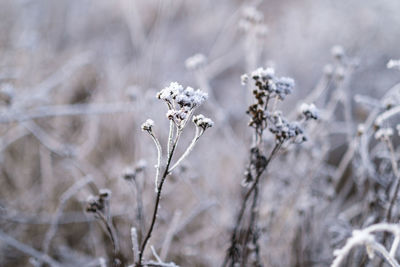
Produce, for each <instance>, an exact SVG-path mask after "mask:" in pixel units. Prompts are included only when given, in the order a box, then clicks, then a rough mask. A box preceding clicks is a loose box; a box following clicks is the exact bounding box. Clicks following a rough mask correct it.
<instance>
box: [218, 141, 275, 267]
mask: <svg viewBox="0 0 400 267" xmlns="http://www.w3.org/2000/svg"><path fill="white" fill-rule="evenodd" d="M281 146H282V143H281V142H280V143H277V144H276V145H275V147H274V148H273V149H272V151H271V153H270V155H269V156H268V158H267V159H266V162H265V164H264V166H263V167H262V168H260V169H259V170H258V171H257V174H256V177H255V180H254V182H253V184H252V186H251V187H250V189H249V190H248V191H247V193H246V194H245V196H244V198H243V200H242V205H241V207H240V210H239V213H238V215H237V217H236V221H235V226H234V228H233V231H232V235H231V246H230V247H229V249H228V251H227V253H226V256H225V259H224V262H223V263H222V266H226V265H227V264H228V262H229V259H230V258H231V257H233V251H234V250H235V249H236V243H237V241H238V240H237V238H238V236H237V235H238V231H239V227H240V223H241V221H242V219H243V215H244V212H245V210H246V206H247V201H248V199H249V197H250V196H251V194H252V193H253V191H254V190H255V188H256V187H257V185H258V182H259V180H260V177H261V175H262V174H263V172H264V171H265V169H266V168H267V167H268V165H269V163H270V162H271V160H272V158H273V156H274V155H275V154H276V153H277V152H278V151H279V149H280V148H281Z"/></svg>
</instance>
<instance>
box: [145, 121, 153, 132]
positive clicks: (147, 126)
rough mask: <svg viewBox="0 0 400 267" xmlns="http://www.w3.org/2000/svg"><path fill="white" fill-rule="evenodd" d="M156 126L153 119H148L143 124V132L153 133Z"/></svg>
mask: <svg viewBox="0 0 400 267" xmlns="http://www.w3.org/2000/svg"><path fill="white" fill-rule="evenodd" d="M153 126H154V121H153V120H151V119H147V120H146V121H145V122H144V123H143V124H142V131H147V132H151V131H152V130H153Z"/></svg>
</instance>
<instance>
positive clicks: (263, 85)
mask: <svg viewBox="0 0 400 267" xmlns="http://www.w3.org/2000/svg"><path fill="white" fill-rule="evenodd" d="M251 78H253V80H254V81H255V85H256V86H257V87H258V88H259V89H260V90H262V91H265V92H266V93H268V95H269V96H270V97H274V96H278V97H279V98H280V99H281V100H284V99H285V97H286V96H287V95H289V94H291V93H292V90H293V88H294V85H295V84H294V80H293V79H292V78H288V77H276V76H275V70H274V69H273V68H266V69H264V68H258V69H256V70H255V71H253V72H252V73H251ZM248 80H249V77H248V76H247V74H244V75H242V76H241V81H242V84H246V83H247V82H248Z"/></svg>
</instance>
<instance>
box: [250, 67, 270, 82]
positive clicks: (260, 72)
mask: <svg viewBox="0 0 400 267" xmlns="http://www.w3.org/2000/svg"><path fill="white" fill-rule="evenodd" d="M274 76H275V70H274V69H273V68H266V69H264V68H258V69H256V70H255V71H253V72H252V73H251V77H252V78H253V79H254V80H258V79H260V78H262V79H272V78H274Z"/></svg>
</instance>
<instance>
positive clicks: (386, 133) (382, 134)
mask: <svg viewBox="0 0 400 267" xmlns="http://www.w3.org/2000/svg"><path fill="white" fill-rule="evenodd" d="M392 135H393V129H392V128H381V129H379V130H378V131H376V133H375V139H384V138H389V137H390V136H392Z"/></svg>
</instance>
